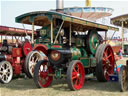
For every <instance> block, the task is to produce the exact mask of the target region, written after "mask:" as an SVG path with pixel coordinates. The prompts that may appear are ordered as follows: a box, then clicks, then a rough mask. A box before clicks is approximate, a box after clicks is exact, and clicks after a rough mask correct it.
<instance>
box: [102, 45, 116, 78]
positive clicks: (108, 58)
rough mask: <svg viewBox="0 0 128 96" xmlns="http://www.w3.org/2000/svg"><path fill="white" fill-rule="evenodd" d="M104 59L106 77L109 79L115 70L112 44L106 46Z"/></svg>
mask: <svg viewBox="0 0 128 96" xmlns="http://www.w3.org/2000/svg"><path fill="white" fill-rule="evenodd" d="M102 60H103V61H102V64H103V73H104V77H105V79H106V80H109V76H110V74H113V72H114V63H115V60H114V54H113V50H112V48H111V47H110V46H107V47H106V48H105V51H104V54H103V59H102Z"/></svg>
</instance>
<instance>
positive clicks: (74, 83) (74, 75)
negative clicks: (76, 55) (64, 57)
mask: <svg viewBox="0 0 128 96" xmlns="http://www.w3.org/2000/svg"><path fill="white" fill-rule="evenodd" d="M84 79H85V72H84V67H83V64H82V63H81V62H80V61H78V60H74V61H72V62H71V63H70V64H69V67H68V69H67V83H68V86H69V88H70V89H71V90H80V89H81V88H82V87H83V84H84Z"/></svg>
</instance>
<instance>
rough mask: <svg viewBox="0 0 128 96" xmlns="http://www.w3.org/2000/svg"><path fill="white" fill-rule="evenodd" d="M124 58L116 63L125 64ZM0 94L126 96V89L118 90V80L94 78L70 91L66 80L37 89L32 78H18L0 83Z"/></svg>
mask: <svg viewBox="0 0 128 96" xmlns="http://www.w3.org/2000/svg"><path fill="white" fill-rule="evenodd" d="M127 59H128V58H124V59H122V60H120V61H118V62H117V64H125V61H126V60H127ZM0 96H128V91H126V92H123V93H122V92H120V88H119V83H118V82H110V81H109V82H106V83H100V82H98V81H97V80H96V79H95V78H94V79H92V80H85V83H84V86H83V88H82V89H81V90H79V91H70V89H69V88H68V86H67V83H66V80H64V79H61V80H53V83H52V84H51V86H50V87H48V88H42V89H38V88H37V87H36V86H35V84H34V82H33V80H32V79H26V80H25V79H24V78H18V79H14V80H12V81H11V82H10V83H9V84H0Z"/></svg>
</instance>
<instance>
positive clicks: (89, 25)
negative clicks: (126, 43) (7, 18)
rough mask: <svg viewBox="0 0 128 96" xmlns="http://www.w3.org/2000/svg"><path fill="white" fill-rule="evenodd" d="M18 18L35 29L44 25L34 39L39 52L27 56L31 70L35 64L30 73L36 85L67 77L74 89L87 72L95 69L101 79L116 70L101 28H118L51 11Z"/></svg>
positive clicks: (43, 85) (105, 78) (104, 29)
mask: <svg viewBox="0 0 128 96" xmlns="http://www.w3.org/2000/svg"><path fill="white" fill-rule="evenodd" d="M16 22H19V23H21V22H22V23H24V24H32V29H33V32H34V25H37V26H41V27H42V28H41V29H38V30H37V36H36V39H35V41H32V43H33V45H34V48H33V49H34V52H36V54H35V55H32V54H33V53H32V54H31V53H30V54H28V56H27V58H26V66H28V71H29V69H30V68H33V69H32V71H31V72H28V73H31V74H32V75H33V78H34V82H35V84H36V86H37V87H39V88H41V87H44V88H45V87H48V86H49V85H50V84H51V83H52V81H53V78H56V79H61V78H66V81H67V84H68V86H69V88H70V89H71V90H79V89H81V88H82V87H83V84H84V80H85V77H86V75H87V74H92V73H93V75H94V76H96V78H97V80H98V81H100V82H106V81H108V80H109V76H110V75H111V74H113V72H114V64H115V59H114V54H113V50H112V48H111V46H110V45H108V44H105V42H103V39H102V37H101V36H100V34H99V32H105V33H107V30H114V31H118V30H119V29H118V28H115V27H111V26H107V25H103V24H99V23H95V22H92V21H88V20H85V19H81V18H78V17H72V16H70V15H66V14H63V13H57V12H52V11H37V12H31V13H26V14H23V15H21V16H18V17H16ZM33 38H34V36H33ZM33 38H32V39H33ZM105 38H106V37H105ZM37 53H39V54H37ZM44 54H45V55H44ZM43 56H44V58H43V59H42V58H41V57H43ZM35 57H40V58H39V59H38V60H37V59H34V58H35ZM31 58H33V59H31ZM34 60H35V63H32V61H34ZM30 65H32V66H33V67H31V66H30ZM26 70H27V69H26ZM28 75H30V74H28ZM32 75H31V76H32Z"/></svg>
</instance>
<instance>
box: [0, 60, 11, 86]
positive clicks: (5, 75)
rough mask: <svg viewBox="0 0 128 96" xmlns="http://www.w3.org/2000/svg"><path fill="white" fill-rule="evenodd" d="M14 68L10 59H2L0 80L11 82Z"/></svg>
mask: <svg viewBox="0 0 128 96" xmlns="http://www.w3.org/2000/svg"><path fill="white" fill-rule="evenodd" d="M12 76H13V69H12V65H11V64H10V63H9V62H8V61H2V62H1V63H0V81H1V82H2V83H5V84H7V83H9V82H10V81H11V80H12Z"/></svg>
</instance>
